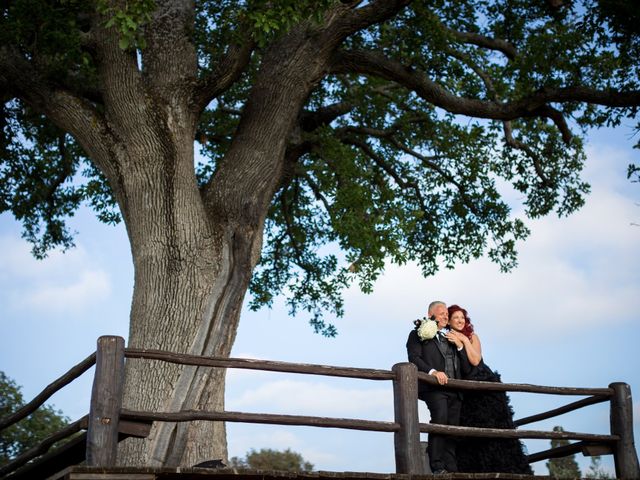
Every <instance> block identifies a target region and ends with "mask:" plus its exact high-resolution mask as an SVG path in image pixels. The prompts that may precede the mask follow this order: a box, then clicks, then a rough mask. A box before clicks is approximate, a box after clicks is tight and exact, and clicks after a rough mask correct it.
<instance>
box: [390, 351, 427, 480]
mask: <svg viewBox="0 0 640 480" xmlns="http://www.w3.org/2000/svg"><path fill="white" fill-rule="evenodd" d="M391 370H393V372H394V373H395V375H396V377H395V379H394V380H393V407H394V412H395V421H396V423H398V424H399V425H400V430H399V431H397V432H395V434H394V447H395V455H396V473H409V474H414V475H424V474H425V473H426V469H425V463H424V454H423V452H422V451H421V449H420V427H419V425H418V423H419V419H418V368H417V367H416V366H415V365H414V364H413V363H408V362H405V363H397V364H395V365H394V366H393V368H392V369H391Z"/></svg>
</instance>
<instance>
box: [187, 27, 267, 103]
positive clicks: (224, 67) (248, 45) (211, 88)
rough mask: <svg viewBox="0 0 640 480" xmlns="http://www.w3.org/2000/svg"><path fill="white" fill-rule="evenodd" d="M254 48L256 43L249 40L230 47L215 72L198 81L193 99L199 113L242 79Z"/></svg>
mask: <svg viewBox="0 0 640 480" xmlns="http://www.w3.org/2000/svg"><path fill="white" fill-rule="evenodd" d="M254 47H255V44H254V42H253V41H252V40H249V39H246V40H245V41H244V42H243V43H241V44H232V45H229V47H228V48H227V52H226V54H225V55H224V56H223V57H222V58H221V59H220V61H219V62H218V64H217V66H216V68H215V70H214V71H213V72H212V73H211V74H209V75H207V76H206V77H204V78H202V79H200V80H199V81H198V84H197V86H196V88H195V91H194V95H193V98H194V103H195V105H196V108H197V109H198V111H199V112H201V111H202V110H204V109H205V108H206V106H207V105H208V104H209V102H211V100H213V99H214V98H216V97H217V96H219V95H220V94H222V93H223V92H225V91H226V90H227V89H228V88H229V87H231V85H233V84H234V83H235V82H236V81H237V80H238V79H239V78H240V75H242V72H244V70H245V68H246V67H247V65H248V64H249V60H250V59H251V53H252V52H253V49H254Z"/></svg>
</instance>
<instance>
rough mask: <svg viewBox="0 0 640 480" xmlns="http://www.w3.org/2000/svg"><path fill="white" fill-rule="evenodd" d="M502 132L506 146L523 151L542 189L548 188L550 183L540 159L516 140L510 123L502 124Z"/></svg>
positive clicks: (525, 145)
mask: <svg viewBox="0 0 640 480" xmlns="http://www.w3.org/2000/svg"><path fill="white" fill-rule="evenodd" d="M503 130H504V138H505V141H506V142H507V145H509V146H510V147H512V148H515V149H517V150H521V151H523V152H524V153H525V154H526V155H527V156H528V157H529V158H530V159H531V160H532V161H533V168H534V170H535V171H536V175H538V177H539V178H540V180H541V181H542V185H543V186H544V187H550V186H551V182H549V179H548V178H547V176H546V175H545V173H544V171H543V170H542V162H541V160H540V157H539V156H538V155H537V154H536V152H534V151H533V150H532V149H531V148H529V146H528V145H527V144H526V143H523V142H521V141H519V140H517V139H516V138H515V137H514V136H513V129H512V128H511V122H503Z"/></svg>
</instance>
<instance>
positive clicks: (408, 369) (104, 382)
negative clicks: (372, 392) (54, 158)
mask: <svg viewBox="0 0 640 480" xmlns="http://www.w3.org/2000/svg"><path fill="white" fill-rule="evenodd" d="M125 358H127V359H130V360H131V359H146V360H156V361H164V362H171V363H176V364H180V365H192V366H197V367H216V368H244V369H252V370H267V371H275V372H286V373H300V374H310V375H323V376H333V377H348V378H356V379H366V380H376V381H391V382H392V383H393V397H394V421H393V422H384V421H371V420H364V419H345V418H329V417H314V416H301V415H274V414H267V413H244V412H229V411H221V412H216V411H193V410H189V411H179V412H145V411H133V410H127V409H124V408H122V399H123V385H124V364H125ZM94 364H95V366H96V371H95V377H94V382H93V389H92V394H91V405H90V410H89V415H88V416H86V417H83V418H82V419H80V420H78V421H76V422H74V423H72V424H71V425H69V426H67V427H66V428H65V429H63V430H61V431H60V432H58V433H56V434H55V435H52V436H51V437H49V438H47V439H46V440H44V441H43V442H42V443H41V444H40V445H38V446H36V447H34V448H32V449H31V450H29V451H27V452H25V453H23V454H22V455H20V456H19V457H17V458H15V459H13V461H11V462H10V463H8V464H6V465H5V466H3V467H1V468H0V476H3V477H4V476H8V477H7V478H12V479H13V478H15V479H19V478H36V477H39V476H44V472H46V473H47V475H50V474H52V473H55V472H56V471H58V470H61V469H62V468H64V467H66V466H68V465H70V464H74V463H79V462H80V461H82V460H85V459H86V463H87V465H88V466H93V467H99V468H109V467H113V466H115V465H116V457H117V445H118V442H119V441H120V440H122V439H123V438H127V437H130V436H133V437H146V436H147V435H148V434H149V431H150V428H151V424H152V422H156V421H160V422H189V421H193V420H209V421H226V422H245V423H263V424H278V425H300V426H315V427H325V428H341V429H355V430H367V431H378V432H392V433H393V434H394V448H395V462H396V472H397V473H408V474H424V473H426V472H425V462H424V452H423V451H422V448H421V446H420V433H421V432H422V433H438V434H443V435H456V436H462V437H464V436H472V437H483V438H518V439H522V438H535V439H566V440H577V442H574V443H571V444H569V445H566V446H564V447H559V448H554V449H550V450H545V451H543V452H538V453H535V454H532V455H529V457H528V459H529V461H530V462H536V461H539V460H543V459H547V458H555V457H561V456H566V455H571V454H573V453H576V452H578V451H582V452H583V453H584V454H585V455H602V454H613V456H614V460H615V468H616V477H617V478H619V479H628V480H631V479H639V478H640V467H639V466H638V457H637V454H636V450H635V445H634V439H633V418H632V409H633V403H632V399H631V390H630V388H629V385H627V384H626V383H612V384H610V385H609V387H608V388H568V387H553V386H540V385H528V384H509V383H494V382H478V381H468V380H449V383H448V385H449V387H450V388H453V389H460V390H484V391H504V392H529V393H543V394H552V395H585V396H587V398H585V399H583V400H579V401H576V402H573V403H569V404H567V405H565V406H562V407H559V408H555V409H553V410H550V411H548V412H544V413H540V414H537V415H532V416H530V417H527V418H522V419H520V420H517V421H516V422H515V423H516V426H518V427H520V426H522V425H526V424H529V423H532V422H536V421H540V420H544V419H548V418H552V417H555V416H557V415H561V414H564V413H567V412H570V411H574V410H577V409H579V408H582V407H585V406H588V405H593V404H596V403H600V402H606V401H609V402H610V419H611V432H610V434H608V435H605V434H592V433H579V432H548V431H538V430H520V429H517V430H511V429H493V428H474V427H462V426H448V425H436V424H426V423H420V422H419V419H418V382H419V381H421V382H428V383H432V384H435V383H436V382H437V380H436V379H435V378H434V377H432V376H430V375H427V374H425V373H423V372H418V370H417V368H416V367H415V365H413V364H412V363H399V364H396V365H394V366H393V368H392V370H391V371H389V370H375V369H363V368H347V367H334V366H326V365H309V364H297V363H286V362H275V361H265V360H252V359H238V358H220V357H200V356H193V355H184V354H176V353H170V352H164V351H157V350H141V349H134V348H125V347H124V339H123V338H121V337H115V336H104V337H100V338H99V339H98V346H97V351H96V353H95V354H92V355H91V356H89V357H87V358H86V359H85V360H84V361H82V362H81V363H79V364H78V365H76V366H75V367H73V368H72V369H71V370H69V372H67V373H66V374H65V375H63V376H62V377H60V378H59V379H58V380H56V381H55V382H53V383H51V384H50V385H49V386H47V387H46V388H45V389H44V390H43V392H42V393H40V394H39V395H38V396H36V397H35V398H34V399H33V400H32V401H31V402H29V403H28V404H27V405H25V406H24V407H22V408H21V409H19V410H18V411H16V412H15V413H13V414H12V415H9V416H8V417H6V418H3V419H0V432H1V431H2V430H4V429H5V428H8V427H10V426H11V425H13V424H15V423H16V422H18V421H19V420H21V419H23V418H25V417H26V416H27V415H29V414H31V413H33V412H34V411H35V410H36V409H37V408H38V407H39V406H41V405H42V404H44V402H45V401H46V400H47V399H48V398H49V397H50V396H51V395H53V393H55V392H56V391H58V390H59V389H61V388H62V387H63V386H65V385H67V384H68V383H69V382H71V381H72V380H73V379H75V378H77V377H78V376H80V375H81V374H82V373H84V372H85V371H86V370H88V369H89V368H91V367H92V366H93V365H94ZM82 430H86V433H84V434H78V432H81V431H82ZM74 434H76V436H75V437H73V438H72V440H70V441H69V442H67V443H66V444H64V445H63V446H62V447H59V448H57V449H56V450H54V451H52V452H49V453H46V452H47V451H48V450H49V449H50V447H51V446H52V445H53V444H54V443H56V442H58V441H60V440H61V439H64V438H66V437H69V436H71V435H74ZM45 453H46V454H45ZM43 454H45V455H43ZM42 455H43V456H42ZM37 457H40V458H37ZM34 459H35V460H34ZM28 462H30V463H28Z"/></svg>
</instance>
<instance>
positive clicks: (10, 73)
mask: <svg viewBox="0 0 640 480" xmlns="http://www.w3.org/2000/svg"><path fill="white" fill-rule="evenodd" d="M169 3H171V2H161V1H157V2H154V1H153V0H137V1H132V2H126V3H117V2H110V1H107V0H97V1H89V0H66V1H62V2H49V1H46V0H18V1H15V2H8V3H4V4H3V6H2V17H1V19H0V42H1V44H2V47H1V50H0V52H1V53H0V67H1V68H0V71H1V72H2V73H0V87H1V88H2V90H1V92H2V93H1V95H0V97H1V100H2V102H0V126H1V129H0V131H1V134H2V137H1V138H0V156H1V161H2V167H1V170H0V178H1V182H0V185H1V186H0V212H1V211H11V212H12V213H13V214H14V215H15V217H16V218H17V219H18V220H20V221H21V222H22V224H23V226H24V236H25V238H27V239H28V240H29V241H30V242H32V243H33V245H34V250H33V251H34V254H35V255H36V256H39V257H41V256H44V255H46V252H47V251H48V250H49V249H50V248H53V247H56V246H62V247H64V248H68V247H70V246H71V245H73V232H70V231H69V229H68V228H67V227H66V224H65V221H66V219H67V218H68V217H69V216H71V215H73V213H74V211H76V209H77V208H78V207H79V205H81V204H82V203H85V204H88V205H89V206H90V207H91V208H93V209H94V210H95V211H96V213H97V215H98V218H100V220H102V221H104V222H108V223H117V222H119V221H120V219H121V212H120V211H119V209H118V208H117V202H116V199H115V198H114V196H113V185H111V183H110V182H109V181H108V180H107V178H106V177H105V172H104V168H97V167H96V163H95V161H94V160H92V154H91V153H92V152H91V151H89V152H88V151H87V150H88V148H87V146H86V145H85V146H83V145H81V144H80V143H79V142H78V140H77V138H75V137H74V132H73V129H72V128H69V129H66V128H65V125H64V124H63V123H64V122H62V121H61V120H59V119H58V118H59V117H60V116H59V115H52V111H51V109H52V108H53V106H50V105H49V106H48V105H47V101H46V99H44V98H41V95H45V93H43V92H53V91H55V92H58V93H64V95H65V96H63V97H61V98H62V100H64V101H65V102H68V103H70V104H75V103H79V104H81V105H80V106H81V107H83V108H87V109H89V110H91V111H92V112H94V113H95V114H96V115H100V114H101V112H103V111H104V110H105V108H106V109H107V110H108V101H109V99H108V98H107V96H106V95H105V93H106V92H105V88H104V84H103V83H104V78H102V77H101V73H100V62H101V61H103V60H102V59H101V58H100V55H99V51H97V50H96V44H95V41H96V39H95V32H94V30H95V28H96V23H95V22H96V14H97V15H98V16H97V18H98V21H99V22H101V23H99V25H100V26H101V27H102V28H105V29H107V30H109V29H111V30H115V31H116V32H117V34H118V38H119V47H120V49H121V50H122V51H123V52H125V53H126V54H128V55H130V56H131V57H133V58H135V59H137V64H138V68H139V69H140V71H141V73H142V74H143V76H144V75H156V76H161V75H162V65H158V57H157V56H154V55H155V53H156V52H155V50H154V49H156V48H157V47H158V45H157V44H154V43H153V42H156V43H157V42H158V41H159V40H158V39H157V38H156V37H157V35H156V36H154V35H152V34H151V31H152V30H156V33H157V30H158V29H162V28H167V29H169V28H173V27H171V26H170V25H169V23H167V24H166V25H165V24H163V20H162V19H161V18H159V13H160V12H161V11H164V10H166V12H167V13H168V14H169V15H175V16H177V17H179V16H180V15H186V16H187V17H188V18H186V19H182V18H181V19H180V21H185V20H186V21H185V25H186V28H188V32H187V36H188V40H189V41H190V42H191V46H192V47H193V48H194V49H195V52H196V57H197V75H196V77H195V78H193V79H192V84H193V85H192V86H193V87H194V93H193V95H192V96H191V99H192V102H193V103H194V104H195V105H194V108H195V109H196V111H198V112H199V115H198V121H197V128H196V134H195V140H196V141H197V147H198V148H199V150H200V153H201V155H199V156H198V157H197V161H196V165H195V169H196V175H197V179H198V182H199V185H200V188H201V190H202V192H203V194H206V192H207V190H208V189H210V188H214V184H215V179H216V172H217V171H218V170H219V167H220V165H221V164H222V163H223V162H224V158H225V156H226V155H227V153H228V151H229V148H230V146H231V143H232V142H233V140H234V135H235V133H236V131H237V128H238V124H239V122H240V120H241V118H242V116H243V114H245V113H246V110H245V108H246V106H247V102H248V99H249V98H250V96H251V94H252V90H253V89H254V83H255V81H256V78H257V76H258V75H259V72H260V71H261V69H264V66H265V65H266V64H267V63H268V62H269V61H271V60H272V59H273V58H274V57H275V56H277V55H278V53H282V52H284V51H285V50H286V45H287V42H291V40H292V38H294V37H296V36H299V35H302V36H306V37H311V38H314V41H317V42H319V43H322V42H325V43H327V44H329V43H330V42H333V43H334V44H335V46H334V47H332V49H331V52H330V59H329V61H327V62H326V65H324V66H323V67H322V71H321V72H320V74H319V76H320V78H317V79H315V85H314V86H313V88H310V89H309V90H310V93H309V94H308V96H307V98H306V100H305V102H304V108H303V109H302V110H300V111H299V113H298V115H297V118H296V119H295V122H294V124H293V125H292V127H291V128H290V129H289V133H288V138H286V150H285V152H286V153H285V159H284V162H285V163H284V172H283V175H282V179H281V181H280V184H279V187H278V188H277V191H276V193H275V195H273V198H272V200H271V205H270V208H269V212H268V216H267V219H266V226H265V240H264V247H263V249H262V256H261V259H260V263H259V265H258V266H257V269H256V271H255V273H254V276H253V280H252V282H251V291H252V293H253V297H252V304H251V306H252V307H253V308H258V307H260V306H261V305H269V304H271V303H272V301H273V299H274V296H275V295H277V294H279V293H282V292H287V294H288V298H289V302H290V305H291V307H292V310H293V311H296V309H297V308H300V307H302V308H304V309H306V310H309V311H310V312H312V313H314V314H316V315H317V314H319V312H320V311H321V310H323V309H329V310H333V311H336V312H337V313H341V312H342V302H341V296H340V291H341V289H342V288H343V287H344V286H346V285H348V284H350V283H351V282H353V281H357V282H359V284H360V286H361V288H363V289H364V290H365V291H369V290H370V289H371V286H372V282H373V281H374V280H375V278H376V277H377V275H378V274H379V273H380V272H381V271H382V269H383V268H384V264H385V261H391V262H395V263H399V264H402V263H405V262H408V261H415V262H417V263H418V264H419V265H420V266H421V268H422V270H423V272H424V273H425V274H426V275H429V274H433V273H434V272H435V271H437V270H438V268H440V267H441V266H447V267H451V266H452V265H453V264H454V263H455V262H457V261H462V262H466V261H468V260H470V259H472V258H477V257H479V256H481V255H483V254H488V255H489V256H490V257H491V259H493V260H494V261H495V262H497V263H498V264H499V265H500V266H501V267H502V268H503V269H510V268H513V267H514V266H515V265H516V244H517V242H518V241H521V240H523V239H524V238H525V237H526V236H527V234H528V229H527V227H526V226H525V224H524V222H523V219H521V218H515V217H514V216H513V215H512V213H511V208H510V206H509V205H508V204H507V202H506V201H505V200H504V198H503V194H504V191H505V185H508V186H509V188H513V189H515V190H516V191H517V192H518V193H519V194H520V195H521V197H520V198H522V201H523V203H524V205H525V208H526V214H527V215H528V216H529V217H531V218H535V217H539V216H541V215H546V214H549V213H551V212H555V213H556V214H558V215H568V214H570V213H572V212H573V211H575V210H576V209H577V208H579V207H580V206H581V205H582V204H583V202H584V196H585V194H587V193H588V191H589V186H588V185H587V184H586V183H585V182H583V181H582V180H581V179H580V171H581V169H582V165H583V162H584V151H583V139H582V134H583V133H584V132H585V130H586V129H588V128H591V127H597V126H600V125H605V124H606V125H618V124H619V123H620V122H621V120H622V119H623V118H625V117H634V116H635V115H636V111H637V106H638V104H639V103H640V100H639V96H640V94H639V93H638V65H639V64H640V56H639V55H638V53H639V43H638V32H637V28H636V27H634V26H633V25H634V24H632V23H631V22H629V21H628V20H629V18H630V17H629V16H627V15H621V14H620V10H619V8H617V7H615V6H614V5H613V4H614V3H622V4H624V5H626V6H629V5H630V2H611V1H608V2H607V1H600V2H596V1H553V2H552V1H547V2H536V3H533V4H532V3H531V2H527V1H523V0H509V1H504V2H492V1H480V0H466V1H444V0H437V1H414V2H411V1H408V0H405V1H387V2H382V1H371V2H361V1H347V0H343V1H341V2H338V1H331V0H323V1H320V2H318V1H308V0H307V1H288V0H281V1H278V2H270V1H266V0H256V1H246V2H236V1H215V2H214V1H202V2H196V4H195V9H194V10H189V9H186V10H184V11H182V10H181V9H177V8H176V9H172V7H171V6H170V5H169ZM633 11H635V10H632V12H633ZM329 30H331V32H330V33H331V35H329V33H328V32H329ZM167 31H169V30H167ZM169 36H170V35H169ZM336 39H337V40H336ZM167 60H169V59H167ZM283 61H284V60H283ZM279 65H280V66H282V65H283V64H282V62H281V63H280V64H279ZM275 74H277V73H276V72H275V70H274V75H275ZM19 78H22V81H18V79H19ZM300 78H301V81H302V76H301V77H300ZM35 89H40V93H38V94H34V93H33V90H35ZM30 92H31V93H30ZM148 94H149V95H150V96H151V97H153V95H154V92H153V89H150V90H149V91H148ZM105 128H107V126H105ZM274 140H276V139H274ZM631 172H632V170H630V175H631ZM327 246H334V247H339V250H340V252H341V253H340V254H339V255H337V254H336V253H334V252H335V249H331V248H329V249H327ZM312 323H313V324H314V325H315V327H316V329H317V330H319V331H323V332H324V333H325V334H328V335H332V334H333V333H334V329H333V327H332V326H331V325H326V324H324V322H323V321H322V320H321V319H320V317H319V316H316V317H315V320H313V321H312Z"/></svg>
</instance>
